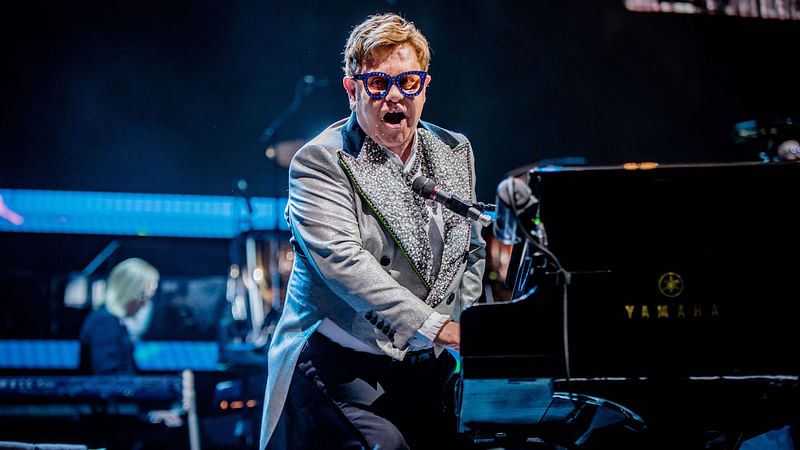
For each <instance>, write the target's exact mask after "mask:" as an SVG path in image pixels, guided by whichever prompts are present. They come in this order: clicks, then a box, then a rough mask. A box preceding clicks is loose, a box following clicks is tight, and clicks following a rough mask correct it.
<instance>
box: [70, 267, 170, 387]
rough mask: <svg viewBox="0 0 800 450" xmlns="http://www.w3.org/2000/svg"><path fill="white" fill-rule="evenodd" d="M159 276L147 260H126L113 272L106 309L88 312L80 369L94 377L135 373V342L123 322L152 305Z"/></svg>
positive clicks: (107, 292) (109, 280)
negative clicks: (151, 300) (151, 301)
mask: <svg viewBox="0 0 800 450" xmlns="http://www.w3.org/2000/svg"><path fill="white" fill-rule="evenodd" d="M158 280H159V273H158V270H156V268H155V267H153V266H152V265H150V263H148V262H147V261H145V260H143V259H139V258H129V259H126V260H124V261H122V262H120V263H119V264H117V265H116V266H114V268H113V269H112V270H111V274H110V275H109V277H108V281H107V284H106V295H105V303H104V305H103V307H101V308H99V309H96V310H94V311H92V312H91V313H89V315H88V316H87V317H86V320H84V322H83V325H82V327H81V332H80V342H81V369H82V370H83V371H84V372H89V373H93V374H126V373H127V374H131V373H135V372H136V363H135V362H134V359H133V343H132V342H131V336H130V334H129V332H128V329H127V328H126V327H125V324H124V319H126V318H133V317H135V316H136V313H137V312H139V310H141V309H142V308H143V307H145V306H146V305H147V304H149V302H150V299H151V298H152V297H153V294H155V292H156V289H157V287H158Z"/></svg>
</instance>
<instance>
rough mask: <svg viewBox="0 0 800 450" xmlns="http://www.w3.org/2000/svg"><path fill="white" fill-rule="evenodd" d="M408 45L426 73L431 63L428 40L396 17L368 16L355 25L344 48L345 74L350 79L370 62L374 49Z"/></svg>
mask: <svg viewBox="0 0 800 450" xmlns="http://www.w3.org/2000/svg"><path fill="white" fill-rule="evenodd" d="M402 44H410V45H411V46H412V47H413V48H414V50H415V51H416V53H417V59H418V60H419V65H420V67H422V70H424V71H427V70H428V65H429V64H430V61H431V50H430V47H429V46H428V40H427V39H425V36H423V35H422V32H420V31H419V29H417V27H416V26H414V22H409V21H407V20H405V19H403V18H402V17H400V16H398V15H397V14H392V13H389V14H380V15H372V16H369V17H367V20H365V21H364V22H362V23H361V24H360V25H356V26H355V27H354V28H353V31H352V32H351V33H350V37H349V38H348V39H347V44H346V45H345V48H344V67H343V69H344V73H345V75H347V76H353V75H355V74H357V73H358V71H359V70H360V69H361V65H362V64H363V63H364V62H367V61H370V60H371V59H372V58H373V56H374V53H375V51H376V50H378V49H381V48H390V47H395V46H398V45H402Z"/></svg>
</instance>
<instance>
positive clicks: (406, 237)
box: [261, 14, 485, 450]
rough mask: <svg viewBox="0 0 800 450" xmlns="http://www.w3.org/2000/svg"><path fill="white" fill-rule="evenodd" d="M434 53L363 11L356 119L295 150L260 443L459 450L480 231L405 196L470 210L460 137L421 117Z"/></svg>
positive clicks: (350, 61) (411, 30)
mask: <svg viewBox="0 0 800 450" xmlns="http://www.w3.org/2000/svg"><path fill="white" fill-rule="evenodd" d="M429 61H430V49H429V47H428V42H427V40H426V39H425V37H424V36H423V35H422V33H421V32H420V31H419V30H418V29H417V28H416V27H415V26H414V24H413V23H411V22H408V21H406V20H405V19H403V18H402V17H400V16H398V15H395V14H384V15H376V16H370V17H368V18H367V20H366V21H364V22H363V23H361V24H360V25H358V26H356V27H355V28H354V29H353V31H352V33H351V34H350V37H349V39H348V40H347V44H346V47H345V50H344V71H345V76H344V79H343V84H344V88H345V90H346V91H347V96H348V98H349V101H350V109H351V110H352V114H351V116H350V118H348V119H343V120H341V121H339V122H336V123H334V124H333V125H331V126H330V127H328V128H327V129H326V130H325V131H323V132H322V133H321V134H320V135H319V136H317V137H316V138H314V139H313V140H311V141H310V142H309V143H307V144H306V145H305V146H303V148H301V149H300V150H299V151H298V153H297V154H296V155H295V157H294V159H293V161H292V164H291V166H290V168H289V203H288V205H287V208H286V218H287V220H288V221H289V224H290V228H291V232H292V243H293V245H294V249H295V255H296V257H295V260H294V267H293V269H292V275H291V277H290V278H289V282H288V287H287V294H286V302H285V305H284V308H283V313H282V316H281V318H280V320H279V322H278V325H277V328H276V330H275V333H274V335H273V338H272V342H271V345H270V349H269V363H268V381H267V389H266V398H265V405H264V417H263V421H262V429H261V448H270V449H283V448H291V449H294V448H309V449H323V448H357V449H360V448H368V449H375V448H380V449H381V450H389V449H406V448H413V449H420V448H454V447H457V444H455V440H456V439H458V435H457V434H456V429H455V420H454V417H453V415H452V414H453V412H452V410H448V408H447V406H448V404H450V403H452V396H453V393H452V382H453V381H454V380H453V377H454V375H453V371H454V368H455V366H456V360H455V358H454V357H453V355H452V354H451V352H449V351H443V350H444V349H445V348H449V349H451V350H456V351H457V350H458V348H459V340H460V329H459V325H458V323H457V320H458V316H459V313H460V311H461V310H462V309H463V308H464V307H465V306H468V305H470V304H471V303H472V302H474V301H475V300H476V299H477V298H478V296H479V295H480V293H481V278H482V275H483V268H484V260H483V256H484V246H485V243H484V242H483V240H482V239H481V237H480V225H478V224H476V223H473V222H471V221H470V220H469V219H466V218H464V217H461V216H458V215H456V214H454V213H452V212H451V211H449V210H446V209H443V208H442V207H441V206H440V205H438V204H436V203H433V202H432V201H430V200H425V199H422V198H421V197H419V196H417V195H416V194H414V193H413V192H412V190H411V184H412V182H413V180H414V179H415V178H417V177H419V176H425V177H427V178H430V179H431V180H433V181H434V182H435V183H436V184H437V185H438V186H440V187H441V189H443V190H445V191H448V192H451V193H453V194H455V195H456V196H458V197H459V198H461V199H471V200H474V199H475V168H474V159H473V154H472V147H471V145H470V143H469V141H468V140H467V139H466V137H465V136H463V135H461V134H459V133H455V132H452V131H448V130H445V129H443V128H440V127H437V126H435V125H432V124H430V123H426V122H422V121H420V116H421V115H422V109H423V106H424V105H425V98H426V93H427V92H426V91H427V88H428V85H429V84H430V81H431V76H430V75H429V74H428V72H427V71H428V65H429Z"/></svg>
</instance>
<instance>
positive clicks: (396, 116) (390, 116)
mask: <svg viewBox="0 0 800 450" xmlns="http://www.w3.org/2000/svg"><path fill="white" fill-rule="evenodd" d="M405 118H406V115H405V114H403V113H402V112H400V111H397V112H388V113H386V114H384V116H383V120H384V121H385V122H386V123H390V124H392V125H397V124H398V123H400V122H402V121H403V119H405Z"/></svg>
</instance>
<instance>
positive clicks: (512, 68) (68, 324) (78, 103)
mask: <svg viewBox="0 0 800 450" xmlns="http://www.w3.org/2000/svg"><path fill="white" fill-rule="evenodd" d="M388 11H394V12H400V13H402V14H403V15H404V16H406V17H407V18H409V19H411V20H413V21H414V22H415V23H416V24H417V25H418V26H419V27H420V28H421V29H422V31H423V33H425V35H426V36H427V37H428V39H429V41H430V44H431V46H432V50H433V58H432V62H431V67H430V73H431V76H432V82H431V84H430V88H429V91H428V98H427V104H426V106H425V111H424V114H423V116H422V118H423V119H424V120H427V121H430V122H433V123H435V124H437V125H440V126H443V127H445V128H449V129H452V130H456V131H460V132H463V133H465V134H466V135H467V136H468V137H469V138H470V139H471V141H472V144H473V146H474V149H475V157H476V165H477V193H478V200H480V201H483V202H494V200H495V190H496V187H497V185H498V183H499V182H500V181H501V180H502V179H503V178H504V177H505V175H506V174H507V173H508V172H511V171H516V170H518V169H521V168H524V167H527V166H529V165H533V164H536V163H542V162H546V161H562V162H563V161H572V162H575V161H578V162H581V161H582V162H584V163H585V164H590V165H616V164H622V163H626V162H643V161H655V162H660V163H694V162H722V161H745V160H749V161H755V160H758V159H759V153H760V152H761V151H763V150H764V145H763V142H760V141H749V142H745V143H741V142H736V140H735V139H734V136H733V130H734V126H735V125H736V124H738V123H741V122H744V121H753V120H757V121H766V122H769V121H774V120H784V121H785V120H786V119H787V118H790V117H791V118H794V119H795V120H797V119H798V116H800V114H798V113H799V112H800V111H798V110H799V109H800V90H799V89H798V82H797V80H798V76H797V69H796V68H794V62H795V61H794V60H796V59H797V43H798V31H800V22H797V21H781V20H766V19H756V18H741V17H729V16H712V15H687V14H655V13H635V12H631V11H628V10H626V9H625V7H624V2H623V0H596V1H561V0H532V1H525V2H522V1H474V0H473V1H454V0H445V1H432V0H384V1H378V0H354V1H349V2H336V1H331V2H321V1H309V0H295V1H291V2H274V1H238V2H223V1H212V0H192V1H186V0H176V1H170V0H161V1H152V0H142V1H136V2H133V1H127V0H125V1H112V2H101V1H39V0H32V1H27V2H17V3H16V4H14V5H13V6H7V5H5V6H4V7H3V10H2V13H0V55H2V62H3V64H2V65H3V67H4V69H3V71H2V72H0V73H1V75H0V80H2V89H0V104H1V105H2V108H0V116H1V117H2V119H0V127H2V129H0V148H1V149H2V150H0V151H1V152H2V159H0V189H55V190H80V191H111V192H135V193H151V194H154V193H174V194H210V195H224V196H231V195H239V194H240V192H239V190H238V188H237V182H238V181H239V180H246V181H247V185H248V187H247V190H246V193H247V194H250V195H253V196H257V197H285V196H286V184H287V180H286V178H287V173H286V168H285V165H284V164H278V161H276V160H271V159H268V158H267V157H266V156H265V150H266V149H267V147H269V146H270V145H272V144H276V146H277V147H278V148H279V149H280V148H281V147H280V146H278V145H277V144H284V146H286V147H288V148H291V146H292V144H291V142H295V141H302V140H307V139H309V138H311V137H313V136H314V135H316V134H317V133H318V132H320V131H321V130H322V129H324V128H325V127H326V126H327V125H329V124H330V123H332V122H334V121H336V120H339V119H341V118H343V117H345V116H347V115H348V114H349V109H348V104H347V100H346V95H345V92H344V90H343V88H342V87H341V78H342V70H341V65H342V63H341V57H342V55H341V52H342V49H343V46H344V43H345V40H346V38H347V36H348V34H349V32H350V30H351V27H352V26H353V25H354V24H357V23H359V22H361V21H362V20H363V19H364V18H365V17H366V16H367V15H368V14H372V13H381V12H388ZM298 99H299V100H301V103H300V104H299V105H297V104H296V106H298V107H297V108H296V110H294V111H293V112H292V113H291V114H288V115H287V111H288V109H289V106H290V104H292V102H293V100H298ZM276 121H277V122H276ZM766 122H765V123H766ZM275 123H279V125H280V126H279V127H277V131H276V132H275V134H274V136H273V137H272V140H271V141H270V142H267V143H264V142H261V141H260V140H259V137H260V136H261V135H262V133H263V132H264V130H265V129H266V128H267V127H268V126H269V125H270V124H275ZM287 143H288V144H287ZM709 182H710V183H712V182H713V180H709ZM0 220H3V219H0ZM270 232H272V231H270ZM281 233H282V232H277V231H276V232H275V233H273V234H270V235H268V236H267V237H264V236H260V238H263V239H260V240H259V245H263V247H259V251H260V252H262V253H263V254H265V255H272V256H274V257H276V258H277V257H278V255H284V256H282V257H281V258H282V259H281V262H279V263H277V269H275V270H274V271H273V274H274V273H279V274H280V277H284V276H285V275H286V274H287V273H288V271H289V269H288V268H289V267H290V266H291V262H290V261H289V256H286V255H290V254H291V250H290V249H289V248H288V247H286V248H284V247H280V245H284V246H285V245H286V241H287V236H286V235H285V233H283V234H281ZM237 237H238V238H241V237H242V236H241V235H239V236H237ZM114 241H116V242H115V243H116V244H118V248H117V250H116V251H114V252H113V254H112V255H111V256H110V257H108V258H107V260H105V261H104V262H103V263H102V264H100V265H99V266H98V267H96V268H95V269H96V272H95V273H93V274H89V275H92V277H93V278H102V277H104V276H105V275H107V274H108V271H110V269H111V268H112V267H113V265H114V264H116V263H117V262H119V261H121V260H122V259H125V258H128V257H133V256H137V257H141V258H144V259H146V260H148V261H150V262H151V263H153V264H154V265H155V266H156V267H157V268H158V269H159V270H160V272H161V275H162V282H161V286H160V289H159V294H157V296H156V298H155V301H154V303H155V304H156V307H158V305H159V304H161V305H162V306H163V305H165V304H166V305H167V306H175V305H174V303H176V302H177V303H180V304H179V305H178V306H180V307H181V308H180V309H176V311H178V312H179V313H181V314H182V315H181V314H179V315H177V316H176V315H171V316H168V315H165V314H162V315H161V316H160V318H159V317H154V319H153V322H152V324H153V326H152V327H151V328H153V329H155V331H157V332H159V333H160V334H157V335H153V336H150V337H154V339H161V340H167V341H173V340H175V341H178V340H186V341H191V340H195V341H212V340H213V339H214V333H213V332H209V333H207V334H203V335H200V334H197V333H194V334H192V333H193V332H192V330H195V331H196V329H197V328H198V324H199V323H205V322H203V321H201V320H200V319H203V320H205V319H208V317H209V316H211V315H213V314H212V313H208V311H214V307H215V305H216V303H215V302H217V301H218V300H219V299H220V298H222V294H223V293H224V292H223V291H224V289H219V291H220V292H217V291H214V290H213V289H211V288H209V290H210V291H209V292H205V291H204V292H203V294H204V295H201V296H199V297H200V300H201V301H204V302H205V303H203V304H202V305H201V306H203V308H196V307H195V308H192V307H189V306H187V305H189V303H188V302H185V301H183V300H185V298H186V297H189V296H190V292H192V291H191V289H190V287H189V285H190V284H191V283H190V282H191V281H193V280H200V281H203V280H206V281H208V280H211V281H214V282H216V281H215V280H217V278H215V277H218V278H219V279H222V280H224V278H225V277H226V276H227V275H228V274H229V273H230V272H229V269H230V268H231V264H233V263H234V262H237V258H239V259H241V256H242V252H241V249H242V244H243V241H242V240H241V239H239V240H236V239H216V238H215V239H210V238H205V239H201V238H186V237H181V238H174V237H158V236H147V237H144V236H136V235H125V236H111V235H93V234H73V235H65V234H55V233H50V234H47V233H15V232H0V343H2V342H3V340H8V339H33V340H44V339H50V340H70V339H71V340H74V339H76V338H77V336H78V330H79V327H80V324H81V321H82V320H83V318H84V317H85V315H86V314H88V312H89V307H88V305H85V306H84V307H83V308H71V307H67V306H65V304H64V297H65V295H64V291H65V286H66V285H67V282H68V281H69V280H70V277H71V276H72V275H74V274H75V273H76V271H80V270H82V269H84V268H86V267H88V266H89V265H90V262H92V261H93V260H94V259H95V258H97V257H98V255H101V254H102V252H103V250H104V249H107V248H108V246H109V245H110V243H113V242H114ZM267 241H269V245H267ZM276 242H277V243H280V245H279V244H277V243H276ZM494 244H497V241H494ZM491 250H492V252H493V253H492V254H494V253H495V252H496V253H497V254H500V253H501V252H500V250H501V249H500V248H499V246H498V245H494V246H493V247H492V248H491ZM237 252H238V253H237ZM268 257H269V256H268ZM284 263H286V264H285V267H284V266H282V264H284ZM271 270H272V269H271ZM487 273H491V272H490V271H487ZM494 275H497V273H494ZM231 276H232V277H235V276H233V275H231ZM93 278H91V279H93ZM489 278H491V276H489ZM91 279H90V280H91ZM491 279H492V281H493V282H495V278H491ZM272 281H275V278H272ZM279 281H281V282H283V278H280V279H279ZM220 283H221V282H220ZM217 284H219V283H217ZM275 284H276V285H277V284H279V283H277V282H276V283H275ZM219 285H220V286H223V285H222V284H219ZM170 286H171V287H170ZM203 286H207V284H202V283H201V287H203ZM208 286H211V287H214V286H216V284H214V283H210V284H208ZM170 289H171V290H170ZM272 292H274V291H271V292H270V293H266V294H265V293H261V294H262V297H263V298H264V299H269V298H274V297H272ZM278 292H279V291H278ZM277 296H278V297H280V293H279V294H278V295H277ZM176 299H178V300H180V301H178V300H176ZM223 300H224V299H223ZM169 302H172V303H169ZM219 303H222V302H221V301H220V302H219ZM195 306H196V305H195ZM227 306H229V305H227ZM199 309H203V310H204V311H206V312H207V313H206V316H203V317H199V316H198V317H195V316H193V315H192V314H191V312H192V311H196V310H199ZM221 309H222V308H221ZM228 309H231V308H228ZM158 311H160V310H158V309H156V313H154V316H158V315H159V313H158ZM198 314H199V313H198ZM164 317H168V319H164ZM212 318H213V319H215V320H219V321H220V326H219V329H220V330H226V328H225V327H224V326H223V324H222V322H223V320H222V319H223V318H222V317H216V316H214V317H212ZM268 318H269V316H268ZM274 318H275V317H274V316H273V317H272V319H273V320H274ZM225 319H226V320H227V318H225ZM268 321H269V319H268ZM226 323H227V325H230V323H233V322H232V321H228V322H226ZM156 324H158V325H156ZM230 328H231V330H229V331H230V333H231V335H234V337H235V338H239V337H240V336H238V335H235V332H237V331H239V330H236V329H233V327H230ZM245 331H246V330H245ZM164 333H167V334H164ZM170 333H171V334H170ZM219 334H220V335H222V334H223V333H222V332H220V333H219ZM147 338H148V336H147V335H145V337H144V339H143V340H144V341H147ZM219 339H220V341H221V342H222V345H220V347H219V350H218V351H219V362H224V363H225V367H222V368H219V367H214V368H213V369H208V372H205V373H204V372H203V371H202V370H206V369H202V370H201V371H200V373H199V374H198V379H197V380H198V381H197V386H198V387H197V390H198V394H197V396H198V401H197V403H198V408H199V415H200V421H201V426H200V428H201V432H202V433H203V436H202V440H203V442H204V444H203V448H226V449H230V448H248V449H249V448H254V446H255V440H254V439H256V438H257V430H258V424H259V423H260V403H259V402H260V400H261V398H262V396H263V383H264V381H265V377H264V374H263V371H264V370H266V364H264V361H263V359H259V358H263V352H262V353H261V354H254V353H250V352H249V350H250V349H249V347H246V346H245V348H244V351H243V349H242V348H240V347H231V348H232V349H231V348H229V347H227V346H226V345H227V344H228V343H229V341H234V340H235V339H233V338H232V337H231V336H221V337H220V338H219ZM237 342H238V341H237ZM260 344H263V342H261V343H260ZM192 348H194V347H192ZM258 349H260V350H263V345H262V346H260V347H258ZM226 350H229V351H230V354H225V353H224V351H226ZM234 350H235V351H234ZM215 351H217V350H215ZM213 356H214V358H216V353H213ZM250 356H253V358H250ZM223 357H224V358H225V361H222V360H223ZM214 358H212V359H214ZM0 362H2V358H0ZM214 362H216V359H214V361H212V365H213V363H214ZM18 372H19V371H18ZM3 373H5V372H3V371H0V374H3ZM16 373H17V372H13V371H12V374H16ZM46 373H49V372H46ZM70 373H72V372H68V375H69V374H70ZM220 380H223V381H225V383H227V384H225V383H223V384H217V382H218V381H220ZM253 380H255V381H253ZM237 383H238V384H237ZM221 386H222V387H224V388H225V389H227V390H225V389H222V388H221ZM231 386H233V387H235V388H236V389H238V390H235V389H233V388H231ZM231 392H234V393H231ZM233 399H249V400H252V402H253V403H252V406H251V405H250V404H249V402H248V406H247V407H245V408H243V409H242V410H241V411H232V410H231V409H225V408H223V407H222V405H223V404H225V405H227V401H228V400H233ZM0 409H2V408H0ZM17 420H18V422H15V424H16V423H19V425H14V424H12V425H11V426H9V427H8V428H9V429H10V430H11V429H20V430H23V431H25V432H26V433H28V434H18V435H11V434H6V435H3V436H0V440H2V439H9V438H15V439H20V440H24V439H30V440H34V439H36V440H46V439H51V440H53V441H64V440H67V438H70V439H73V438H74V439H77V440H78V441H81V440H83V439H86V438H87V437H88V436H93V433H94V431H93V430H92V429H88V430H82V431H75V430H73V429H72V427H73V425H74V424H72V423H71V422H69V423H67V424H66V425H65V426H63V427H61V428H58V427H55V428H54V427H50V426H49V425H48V426H38V425H35V424H33V422H29V423H26V422H28V419H27V418H26V417H24V416H20V417H19V418H17ZM88 426H89V427H90V428H96V427H95V425H94V424H93V423H92V422H88ZM102 426H104V425H102V424H101V427H102ZM110 428H113V427H110ZM118 428H119V429H121V430H126V429H127V425H126V424H125V423H122V424H121V425H119V427H118ZM46 429H51V430H54V431H52V433H51V434H47V435H43V434H42V430H46ZM185 435H186V433H185V432H184V431H183V430H181V436H180V439H181V440H185V438H186V437H185ZM129 437H130V436H128V435H123V438H122V439H123V440H124V439H128V438H129ZM154 441H155V440H154ZM83 442H87V441H85V440H83ZM92 442H94V443H95V444H96V446H98V447H100V446H108V448H114V447H113V445H107V444H108V443H109V442H113V441H112V440H111V437H109V438H108V439H106V440H105V441H92ZM174 447H175V448H181V447H184V448H185V447H186V446H185V445H182V444H181V445H176V446H174ZM123 448H125V447H123ZM145 448H147V447H145ZM154 448H163V445H160V446H159V445H157V446H155V447H154Z"/></svg>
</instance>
